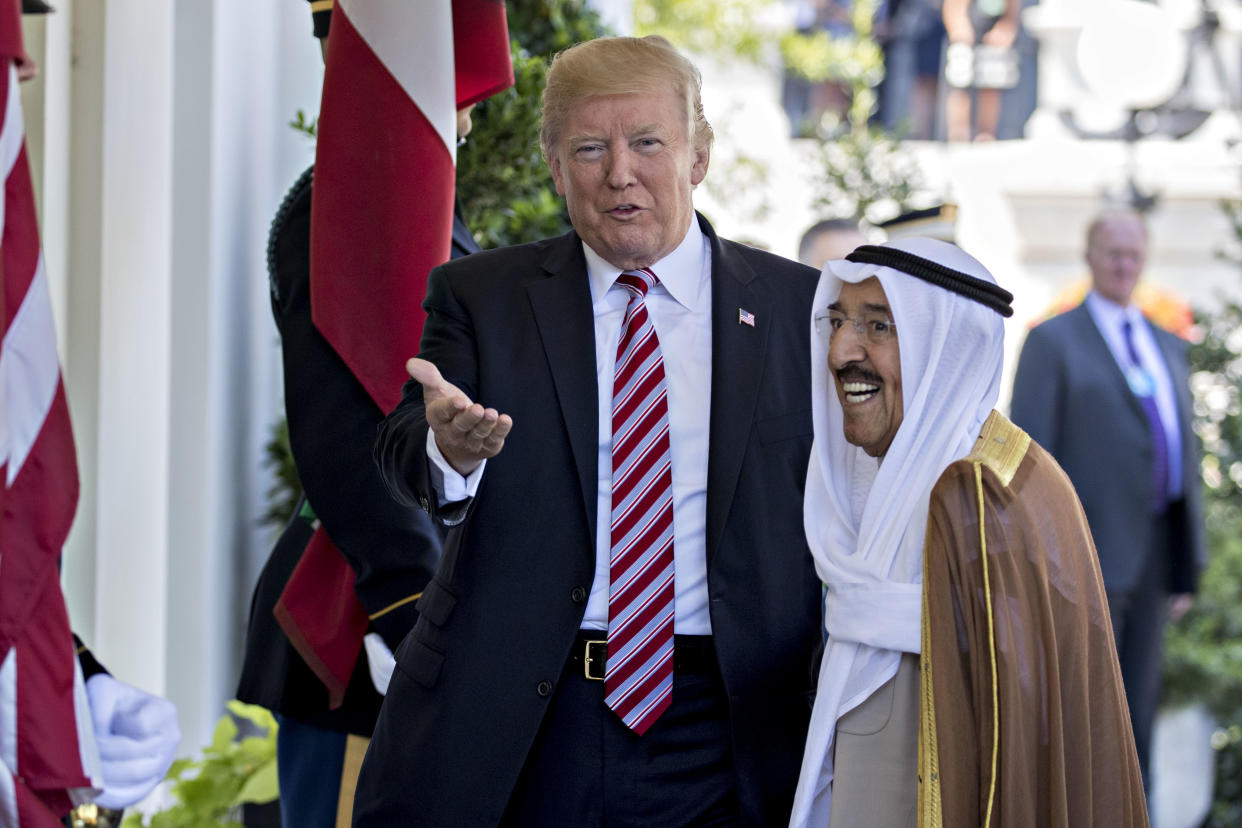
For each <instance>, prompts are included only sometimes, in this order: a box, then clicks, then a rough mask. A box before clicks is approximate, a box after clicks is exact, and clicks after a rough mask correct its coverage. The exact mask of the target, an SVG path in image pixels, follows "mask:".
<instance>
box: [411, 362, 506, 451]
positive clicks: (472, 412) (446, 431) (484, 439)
mask: <svg viewBox="0 0 1242 828" xmlns="http://www.w3.org/2000/svg"><path fill="white" fill-rule="evenodd" d="M405 370H407V371H409V372H410V376H411V377H413V378H414V379H415V380H417V381H418V383H419V385H421V386H422V387H423V405H424V407H425V408H426V411H427V425H428V426H430V427H431V432H432V434H434V435H435V438H436V446H437V447H438V448H439V449H440V453H441V454H443V455H444V459H445V460H447V461H448V463H449V465H450V466H452V467H453V469H454V470H455V471H457V473H458V474H461V475H468V474H470V472H472V471H474V470H475V469H477V468H478V467H479V464H480V463H482V462H483V461H484V460H486V459H487V458H489V457H495V456H496V455H497V454H499V453H500V450H501V449H502V448H504V446H505V437H507V436H508V435H509V429H511V428H513V418H512V417H510V416H509V415H508V414H501V413H500V412H498V411H497V410H496V409H494V408H484V407H483V406H481V405H479V404H478V403H476V402H473V401H471V399H470V398H469V397H467V396H466V395H465V394H463V393H462V392H461V389H460V388H458V387H457V386H456V385H453V384H452V383H451V382H449V381H447V380H446V379H444V377H442V376H440V369H438V368H436V366H434V365H432V364H431V363H430V362H428V361H427V360H425V359H418V358H417V357H415V358H413V359H411V360H410V361H408V362H406V364H405Z"/></svg>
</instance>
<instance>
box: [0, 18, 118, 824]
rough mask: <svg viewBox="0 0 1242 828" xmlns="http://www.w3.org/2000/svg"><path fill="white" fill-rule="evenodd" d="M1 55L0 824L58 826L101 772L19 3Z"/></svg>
mask: <svg viewBox="0 0 1242 828" xmlns="http://www.w3.org/2000/svg"><path fill="white" fill-rule="evenodd" d="M0 56H3V59H2V60H0V65H2V66H3V67H4V68H3V70H0V113H2V117H3V124H0V172H3V174H4V177H5V178H4V180H5V185H4V199H3V200H2V201H0V225H2V227H3V230H2V231H0V233H2V234H0V269H2V273H0V278H2V279H3V284H4V288H3V292H2V293H0V325H2V326H3V327H2V329H0V330H2V331H3V341H2V343H0V483H2V484H3V485H2V486H0V825H4V826H17V825H21V826H23V828H43V827H44V826H46V828H56V827H57V826H59V825H60V816H61V815H63V814H64V813H66V812H67V811H68V810H69V808H70V807H71V806H72V804H73V803H74V802H75V801H80V800H81V799H83V798H85V797H86V796H89V795H91V794H92V793H94V791H93V789H95V788H98V787H100V785H99V779H100V777H99V771H98V762H99V757H98V752H97V750H96V748H95V741H94V735H93V731H92V723H91V718H90V709H89V707H88V705H87V701H86V693H85V687H84V685H83V680H82V671H81V668H80V667H79V666H78V660H77V655H76V653H75V651H74V642H73V636H72V635H71V633H70V630H69V617H68V614H67V612H66V610H65V601H64V597H63V595H62V594H61V590H60V567H59V562H60V554H61V548H62V546H63V544H64V541H65V536H66V535H67V534H68V532H69V526H70V524H71V523H72V522H73V513H74V510H75V509H76V508H77V500H78V472H77V459H76V456H75V453H74V446H73V434H72V431H71V430H70V425H69V409H68V407H67V405H66V402H65V387H64V382H63V381H62V379H61V373H60V362H59V359H58V357H57V355H56V330H55V325H54V320H53V318H52V303H51V295H50V293H49V291H48V284H47V274H46V271H45V270H44V266H43V255H42V251H41V249H40V244H39V230H38V224H37V220H36V217H35V207H34V194H33V190H32V188H31V181H30V166H29V163H28V161H27V158H26V139H25V130H24V127H23V123H22V109H21V98H20V96H19V94H18V88H17V72H16V69H15V61H18V60H23V59H25V53H24V49H23V46H22V34H21V25H20V5H19V0H0Z"/></svg>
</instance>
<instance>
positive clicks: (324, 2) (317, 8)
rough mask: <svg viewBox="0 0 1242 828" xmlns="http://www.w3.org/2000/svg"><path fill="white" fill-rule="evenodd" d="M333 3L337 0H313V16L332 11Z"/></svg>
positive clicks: (311, 5)
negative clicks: (316, 13)
mask: <svg viewBox="0 0 1242 828" xmlns="http://www.w3.org/2000/svg"><path fill="white" fill-rule="evenodd" d="M333 2H335V0H311V4H310V7H311V14H314V13H315V12H321V11H331V9H332V4H333Z"/></svg>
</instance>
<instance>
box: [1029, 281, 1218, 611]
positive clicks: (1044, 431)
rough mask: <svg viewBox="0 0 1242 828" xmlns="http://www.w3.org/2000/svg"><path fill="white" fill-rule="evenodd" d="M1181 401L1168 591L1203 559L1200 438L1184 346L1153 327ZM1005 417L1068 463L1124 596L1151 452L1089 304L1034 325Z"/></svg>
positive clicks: (1137, 551)
mask: <svg viewBox="0 0 1242 828" xmlns="http://www.w3.org/2000/svg"><path fill="white" fill-rule="evenodd" d="M1151 330H1152V333H1153V334H1154V335H1155V338H1156V343H1157V344H1158V345H1159V346H1160V352H1161V353H1162V354H1163V356H1164V360H1165V364H1166V365H1167V366H1168V368H1169V377H1170V379H1171V380H1172V382H1173V388H1174V392H1175V394H1176V397H1177V416H1178V427H1179V430H1180V432H1181V444H1182V454H1181V457H1178V458H1171V460H1172V461H1173V462H1180V463H1181V464H1182V480H1184V481H1185V498H1184V499H1183V500H1182V501H1181V502H1180V503H1178V504H1175V505H1174V507H1173V508H1172V509H1171V510H1170V514H1169V518H1170V521H1171V522H1172V537H1173V539H1174V540H1173V543H1172V549H1170V557H1171V560H1170V569H1169V581H1168V584H1167V587H1168V589H1169V591H1170V592H1174V593H1176V592H1192V591H1194V588H1195V583H1196V580H1197V578H1198V574H1199V572H1200V570H1201V569H1202V568H1203V566H1204V563H1205V561H1206V551H1205V548H1204V541H1203V516H1202V507H1201V505H1200V499H1201V497H1200V491H1199V449H1198V446H1199V443H1198V438H1197V437H1196V436H1195V433H1194V431H1193V430H1192V428H1191V399H1190V382H1189V376H1188V371H1189V369H1188V367H1187V362H1186V343H1185V342H1183V341H1182V340H1181V339H1178V338H1177V337H1176V336H1174V335H1173V334H1171V333H1169V332H1168V331H1165V330H1163V329H1161V328H1159V327H1156V326H1154V325H1153V326H1151ZM1010 411H1011V418H1012V420H1013V421H1014V423H1016V424H1017V425H1018V426H1019V427H1020V428H1022V429H1023V430H1025V431H1026V432H1027V433H1028V434H1030V435H1031V438H1032V439H1034V440H1035V442H1037V443H1039V444H1040V445H1041V446H1043V447H1044V448H1045V449H1047V450H1048V452H1049V453H1051V454H1052V456H1053V457H1055V458H1056V461H1057V462H1058V463H1060V464H1061V467H1062V468H1063V469H1065V472H1066V474H1068V475H1069V478H1070V481H1071V482H1072V483H1073V484H1074V488H1075V490H1077V492H1078V498H1079V499H1080V500H1081V501H1082V507H1083V511H1085V512H1086V513H1087V522H1088V524H1089V525H1090V527H1091V536H1092V538H1093V539H1094V540H1095V547H1096V551H1097V552H1098V553H1099V556H1100V569H1101V570H1102V572H1103V575H1104V586H1105V588H1106V589H1107V590H1108V591H1109V592H1110V593H1112V594H1124V593H1126V592H1128V591H1129V590H1131V589H1132V588H1133V587H1134V586H1135V584H1136V582H1137V581H1138V579H1139V575H1140V573H1141V572H1142V569H1143V565H1144V556H1143V554H1142V551H1143V550H1144V549H1146V548H1147V545H1148V539H1147V534H1148V532H1149V531H1150V522H1149V521H1147V520H1144V519H1143V516H1145V515H1147V514H1148V513H1149V512H1150V503H1151V501H1152V492H1151V480H1152V462H1153V457H1152V450H1151V440H1150V438H1149V436H1148V426H1147V419H1146V416H1145V415H1144V413H1143V406H1142V404H1141V403H1140V402H1139V400H1138V397H1136V396H1135V395H1134V393H1133V392H1132V391H1131V390H1130V386H1129V385H1128V384H1127V382H1126V378H1125V374H1124V373H1123V372H1122V370H1121V367H1120V366H1119V365H1118V364H1117V360H1116V359H1115V358H1114V357H1113V353H1112V351H1111V350H1110V349H1109V347H1108V343H1107V341H1105V339H1104V336H1103V334H1101V333H1100V330H1099V328H1098V327H1096V324H1095V320H1094V319H1092V317H1091V312H1090V311H1088V310H1087V306H1086V305H1085V304H1083V305H1079V306H1078V307H1076V308H1074V309H1073V310H1071V311H1068V312H1066V313H1063V314H1061V315H1059V316H1056V317H1054V318H1052V319H1050V320H1048V321H1047V322H1044V323H1043V324H1041V325H1039V326H1038V327H1036V328H1034V329H1033V330H1032V331H1031V332H1030V333H1029V334H1028V335H1027V338H1026V343H1025V344H1024V345H1023V346H1022V354H1021V356H1020V358H1019V360H1018V369H1017V373H1016V375H1015V376H1014V384H1013V400H1012V402H1011V404H1010Z"/></svg>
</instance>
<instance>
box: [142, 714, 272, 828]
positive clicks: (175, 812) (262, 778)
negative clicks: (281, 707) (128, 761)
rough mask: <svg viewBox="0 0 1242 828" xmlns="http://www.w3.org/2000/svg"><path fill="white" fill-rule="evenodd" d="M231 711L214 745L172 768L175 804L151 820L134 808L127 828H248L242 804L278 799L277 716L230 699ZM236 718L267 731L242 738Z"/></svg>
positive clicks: (216, 731)
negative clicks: (238, 816) (239, 815)
mask: <svg viewBox="0 0 1242 828" xmlns="http://www.w3.org/2000/svg"><path fill="white" fill-rule="evenodd" d="M228 709H229V713H230V714H231V715H225V716H223V717H221V719H220V721H219V722H218V723H217V724H216V730H215V733H214V734H213V735H212V738H211V744H210V745H208V746H207V747H206V748H205V749H204V750H203V757H202V758H201V759H197V760H191V759H178V760H177V761H176V762H173V764H172V767H171V768H169V770H168V776H167V778H168V779H170V780H172V781H173V784H172V787H171V793H172V795H173V797H174V798H175V799H176V800H177V803H176V804H175V805H173V806H172V807H170V808H168V809H166V810H163V811H160V812H159V813H156V814H152V815H151V816H150V819H149V820H148V819H146V818H145V817H144V816H143V815H142V814H140V813H130V814H129V815H128V816H126V817H125V820H124V821H123V822H122V823H121V825H122V828H221V826H226V827H227V828H243V826H242V824H241V823H240V822H238V821H237V820H236V819H234V818H233V817H234V815H235V814H236V813H237V812H238V810H239V809H240V808H241V806H242V805H244V804H246V803H251V802H253V803H260V804H261V803H264V802H271V801H272V800H274V799H276V797H277V796H278V794H279V790H278V787H277V782H276V720H275V719H274V718H273V717H272V714H271V713H269V712H268V711H266V710H264V709H263V708H261V707H256V706H254V705H250V704H242V703H241V702H239V701H231V702H229V703H228ZM234 717H236V719H244V720H247V721H249V722H250V723H251V724H253V725H254V726H255V727H256V728H258V729H259V731H261V732H262V733H263V734H264V735H263V736H247V737H244V738H241V739H238V738H237V737H238V728H237V721H236V719H235V718H234Z"/></svg>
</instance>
